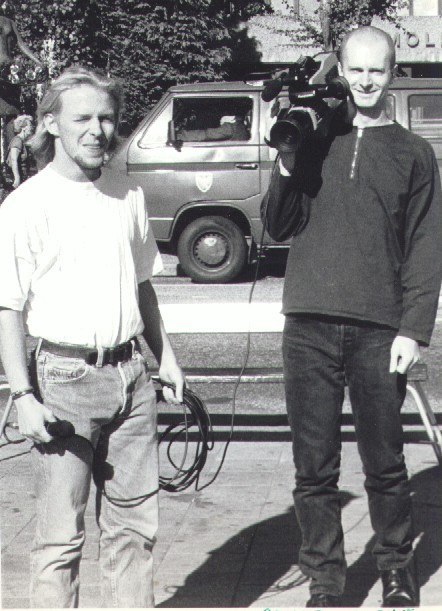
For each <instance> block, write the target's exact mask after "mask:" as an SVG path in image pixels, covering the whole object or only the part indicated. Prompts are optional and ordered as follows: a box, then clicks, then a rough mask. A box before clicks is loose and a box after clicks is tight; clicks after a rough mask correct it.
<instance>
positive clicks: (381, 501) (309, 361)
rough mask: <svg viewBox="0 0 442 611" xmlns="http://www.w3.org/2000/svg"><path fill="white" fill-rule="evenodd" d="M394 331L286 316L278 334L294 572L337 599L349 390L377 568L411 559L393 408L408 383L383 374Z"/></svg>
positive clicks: (398, 433)
mask: <svg viewBox="0 0 442 611" xmlns="http://www.w3.org/2000/svg"><path fill="white" fill-rule="evenodd" d="M395 336H396V331H394V330H393V329H388V328H383V327H377V326H374V325H370V324H364V323H358V322H357V321H346V320H343V321H341V320H334V319H324V318H321V319H319V318H315V317H308V316H303V317H301V316H287V317H286V322H285V328H284V335H283V357H284V377H285V389H286V401H287V412H288V418H289V422H290V426H291V430H292V435H293V457H294V462H295V468H296V487H295V490H294V500H295V510H296V515H297V518H298V521H299V525H300V528H301V532H302V545H301V549H300V554H299V565H300V568H301V570H302V571H303V572H304V574H306V575H307V576H309V577H311V579H312V581H311V585H310V589H311V591H312V592H316V593H321V592H322V593H328V594H331V595H335V596H340V595H341V594H342V592H343V590H344V586H345V570H346V563H345V556H344V542H343V531H342V526H341V508H340V501H339V495H338V479H339V469H340V452H341V435H340V416H341V410H342V403H343V399H344V387H345V383H347V384H348V389H349V394H350V401H351V405H352V410H353V416H354V422H355V430H356V437H357V443H358V450H359V454H360V456H361V459H362V463H363V467H364V473H365V489H366V491H367V494H368V503H369V510H370V517H371V523H372V526H373V530H374V531H375V535H376V543H375V546H374V550H373V553H374V555H375V557H376V561H377V565H378V568H379V570H385V569H391V568H399V567H403V566H405V565H407V564H408V563H409V562H410V560H411V556H412V532H411V500H410V492H409V483H408V476H407V470H406V467H405V463H404V456H403V431H402V425H401V421H400V410H401V407H402V404H403V401H404V398H405V393H406V377H405V376H402V375H397V374H390V373H389V362H390V348H391V344H392V342H393V340H394V338H395Z"/></svg>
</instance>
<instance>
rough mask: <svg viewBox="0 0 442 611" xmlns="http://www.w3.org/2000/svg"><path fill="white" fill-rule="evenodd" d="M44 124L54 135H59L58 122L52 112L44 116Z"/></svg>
mask: <svg viewBox="0 0 442 611" xmlns="http://www.w3.org/2000/svg"><path fill="white" fill-rule="evenodd" d="M43 124H44V126H45V127H46V129H47V130H48V132H49V133H50V134H51V135H52V136H59V132H58V123H57V121H56V119H55V117H54V115H53V114H52V113H51V112H48V113H47V114H46V115H45V116H44V117H43Z"/></svg>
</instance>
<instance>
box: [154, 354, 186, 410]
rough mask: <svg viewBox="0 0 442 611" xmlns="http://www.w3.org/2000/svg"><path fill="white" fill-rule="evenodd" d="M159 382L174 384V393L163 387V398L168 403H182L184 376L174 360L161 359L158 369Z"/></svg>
mask: <svg viewBox="0 0 442 611" xmlns="http://www.w3.org/2000/svg"><path fill="white" fill-rule="evenodd" d="M158 373H159V376H160V380H162V381H163V382H169V384H174V386H175V392H174V391H173V390H172V389H171V388H168V387H167V386H163V396H164V399H165V400H166V401H167V402H168V403H182V402H183V391H184V385H185V378H184V374H183V372H182V370H181V367H180V366H179V365H178V363H177V362H176V361H175V359H168V360H166V359H163V361H162V362H161V365H160V368H159V371H158Z"/></svg>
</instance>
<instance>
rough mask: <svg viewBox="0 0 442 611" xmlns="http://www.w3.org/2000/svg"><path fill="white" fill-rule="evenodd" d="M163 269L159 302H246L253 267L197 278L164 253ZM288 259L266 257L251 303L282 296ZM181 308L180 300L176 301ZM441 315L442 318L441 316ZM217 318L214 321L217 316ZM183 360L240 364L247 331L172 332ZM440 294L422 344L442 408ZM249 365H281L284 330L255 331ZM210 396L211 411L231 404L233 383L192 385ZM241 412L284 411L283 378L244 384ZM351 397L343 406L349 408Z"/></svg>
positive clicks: (434, 397) (186, 363) (430, 388)
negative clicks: (218, 281) (224, 278)
mask: <svg viewBox="0 0 442 611" xmlns="http://www.w3.org/2000/svg"><path fill="white" fill-rule="evenodd" d="M164 262H165V274H164V275H163V276H161V277H158V278H156V279H155V281H154V286H155V290H156V293H157V295H158V299H159V302H160V304H166V303H167V304H170V303H174V304H189V303H195V304H201V303H206V304H207V306H208V307H210V304H212V303H215V302H216V303H221V304H222V303H226V304H227V303H245V302H247V300H248V298H249V294H250V289H251V286H252V275H253V274H252V272H251V271H249V272H247V273H246V274H244V276H243V278H240V279H239V280H238V281H237V282H235V283H233V284H224V285H204V284H195V283H193V282H192V281H191V280H190V279H189V278H187V277H180V276H179V275H178V276H177V275H176V267H177V259H176V258H175V257H172V256H165V257H164ZM284 267H285V260H284V256H283V255H282V253H279V254H277V255H276V256H274V257H269V258H268V259H267V260H265V261H264V263H263V265H262V267H261V271H260V273H259V280H258V282H257V284H256V287H255V291H254V295H253V303H271V302H280V301H281V297H282V288H283V276H284ZM177 309H178V311H179V306H178V308H177ZM439 319H440V320H439ZM215 322H216V321H215ZM171 339H172V342H173V345H174V347H175V350H176V353H177V355H178V358H179V361H180V363H181V365H182V367H183V368H184V370H185V369H186V368H189V367H216V366H219V367H240V366H241V365H242V364H243V362H244V359H245V353H246V346H247V334H246V333H210V334H207V333H192V334H185V333H183V334H181V333H180V334H173V335H171ZM441 355H442V300H441V306H440V308H439V312H438V321H437V323H436V328H435V331H434V335H433V340H432V345H431V347H430V348H427V349H423V350H422V359H423V360H424V361H425V362H426V363H427V366H428V374H429V379H428V381H427V382H425V385H424V388H425V390H426V393H427V396H428V398H429V400H430V403H431V406H432V409H433V411H435V412H436V411H442V359H441ZM248 366H249V367H260V366H269V367H276V366H281V334H280V333H252V334H251V341H250V353H249V356H248ZM194 390H195V391H196V392H198V393H199V394H200V395H201V396H202V398H203V399H205V401H206V402H207V405H208V407H209V410H210V411H211V412H212V413H216V412H224V413H226V412H227V411H229V410H230V409H231V403H232V401H231V400H232V394H233V385H230V384H210V385H201V384H198V385H197V387H196V386H195V387H194ZM236 409H237V412H238V413H259V414H265V413H273V414H274V413H284V411H285V409H284V392H283V388H282V385H280V384H254V385H252V384H243V385H240V387H239V390H238V393H237V401H236ZM349 409H350V408H349V404H348V401H346V402H345V404H344V411H348V410H349ZM404 409H405V410H406V411H415V406H414V403H413V401H412V400H411V399H407V402H406V405H405V408H404Z"/></svg>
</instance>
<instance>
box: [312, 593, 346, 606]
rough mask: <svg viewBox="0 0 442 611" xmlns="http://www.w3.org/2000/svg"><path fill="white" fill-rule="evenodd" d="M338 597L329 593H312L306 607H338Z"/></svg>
mask: <svg viewBox="0 0 442 611" xmlns="http://www.w3.org/2000/svg"><path fill="white" fill-rule="evenodd" d="M339 601H340V598H339V597H338V596H331V594H312V595H311V598H310V600H308V601H307V604H306V605H305V606H306V607H339Z"/></svg>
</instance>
